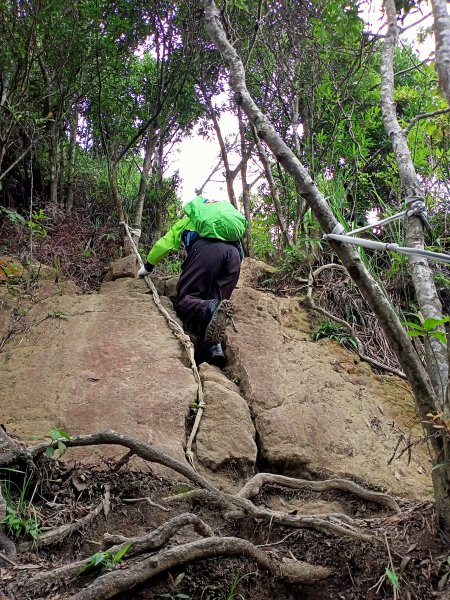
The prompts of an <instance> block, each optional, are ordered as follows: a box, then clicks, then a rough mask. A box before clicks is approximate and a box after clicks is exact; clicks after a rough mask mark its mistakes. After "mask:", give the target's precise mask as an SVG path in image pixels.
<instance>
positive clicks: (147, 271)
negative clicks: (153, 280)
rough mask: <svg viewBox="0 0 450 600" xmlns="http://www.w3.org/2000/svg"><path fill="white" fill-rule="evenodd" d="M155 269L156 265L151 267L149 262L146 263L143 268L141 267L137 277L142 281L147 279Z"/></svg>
mask: <svg viewBox="0 0 450 600" xmlns="http://www.w3.org/2000/svg"><path fill="white" fill-rule="evenodd" d="M153 269H154V265H151V264H150V263H149V262H147V263H145V265H144V266H143V267H141V268H140V269H139V271H138V272H137V276H138V277H139V278H140V279H141V278H142V277H145V276H146V275H150V273H151V272H152V271H153Z"/></svg>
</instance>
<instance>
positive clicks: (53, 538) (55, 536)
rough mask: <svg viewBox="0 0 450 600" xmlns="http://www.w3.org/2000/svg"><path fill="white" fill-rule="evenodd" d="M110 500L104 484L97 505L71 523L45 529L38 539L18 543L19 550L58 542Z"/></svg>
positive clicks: (93, 515)
mask: <svg viewBox="0 0 450 600" xmlns="http://www.w3.org/2000/svg"><path fill="white" fill-rule="evenodd" d="M109 501H110V489H109V486H106V490H105V496H104V498H103V499H102V501H101V502H100V503H99V504H97V506H96V507H95V508H94V510H92V511H91V512H90V513H88V514H87V515H86V516H85V517H82V518H81V519H78V520H77V521H74V522H73V523H66V524H65V525H61V526H60V527H57V528H56V529H52V530H51V531H46V532H45V533H43V534H42V535H41V536H39V538H38V539H36V540H33V541H32V542H22V543H21V544H20V545H19V549H20V550H21V551H25V550H29V549H30V548H31V547H32V546H48V545H49V544H53V543H54V542H60V541H61V540H63V539H64V538H65V537H67V536H68V535H70V534H71V533H73V532H74V531H78V530H79V529H81V528H82V527H84V526H85V525H87V524H88V523H90V522H91V521H93V520H94V519H95V517H96V516H97V515H98V514H100V513H101V512H102V510H105V507H106V506H109Z"/></svg>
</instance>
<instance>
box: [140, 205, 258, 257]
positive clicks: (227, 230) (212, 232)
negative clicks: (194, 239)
mask: <svg viewBox="0 0 450 600" xmlns="http://www.w3.org/2000/svg"><path fill="white" fill-rule="evenodd" d="M183 210H184V213H185V214H186V215H187V216H186V217H184V218H182V219H180V220H179V221H177V222H176V223H175V224H174V225H172V227H171V228H170V229H169V231H168V232H167V233H166V235H164V236H163V237H162V238H160V239H159V240H158V241H157V242H156V243H155V244H154V246H153V247H152V249H151V250H150V252H149V253H148V256H147V261H148V262H149V263H150V264H152V265H157V264H158V263H159V262H160V261H161V260H162V259H163V258H164V257H165V256H166V255H167V254H168V253H169V252H170V251H172V250H179V249H180V245H181V236H182V234H183V231H184V230H185V229H188V230H189V231H196V232H197V233H198V234H199V236H200V237H205V238H215V239H219V240H224V241H228V242H232V241H233V242H234V241H238V240H239V239H240V238H241V237H242V235H243V234H244V232H245V229H246V228H247V221H246V219H245V218H244V217H243V216H242V215H241V213H240V212H239V211H238V210H237V209H236V208H234V206H233V205H232V204H231V203H230V202H227V201H213V200H208V199H207V198H204V197H203V196H197V197H196V198H194V199H193V200H191V201H190V202H188V203H187V204H186V205H185V206H184V209H183Z"/></svg>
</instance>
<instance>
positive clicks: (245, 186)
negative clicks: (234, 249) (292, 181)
mask: <svg viewBox="0 0 450 600" xmlns="http://www.w3.org/2000/svg"><path fill="white" fill-rule="evenodd" d="M238 122H239V137H240V140H241V157H242V160H241V168H240V171H241V182H242V205H243V207H244V216H245V218H246V219H247V222H248V227H247V229H246V231H245V234H244V250H245V254H246V255H247V256H253V251H252V218H251V214H250V185H249V183H248V181H247V164H248V159H247V160H245V157H246V156H247V149H246V147H245V126H244V118H243V114H242V109H241V107H240V106H238Z"/></svg>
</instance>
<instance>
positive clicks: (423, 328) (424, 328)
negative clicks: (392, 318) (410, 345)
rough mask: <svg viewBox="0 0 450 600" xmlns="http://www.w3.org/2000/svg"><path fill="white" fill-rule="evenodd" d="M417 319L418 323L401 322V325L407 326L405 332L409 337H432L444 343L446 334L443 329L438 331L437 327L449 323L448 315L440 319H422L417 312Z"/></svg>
mask: <svg viewBox="0 0 450 600" xmlns="http://www.w3.org/2000/svg"><path fill="white" fill-rule="evenodd" d="M419 319H420V324H417V323H412V322H410V321H406V322H405V323H403V325H405V326H406V327H409V330H407V332H406V333H407V334H408V335H409V336H410V337H433V338H436V339H437V340H439V341H440V342H441V343H442V344H444V345H445V344H446V343H447V336H446V335H445V333H444V332H443V331H438V330H437V327H439V326H440V325H444V324H445V323H449V322H450V317H444V318H442V319H433V318H431V317H429V318H428V319H423V317H422V315H421V314H420V313H419Z"/></svg>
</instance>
